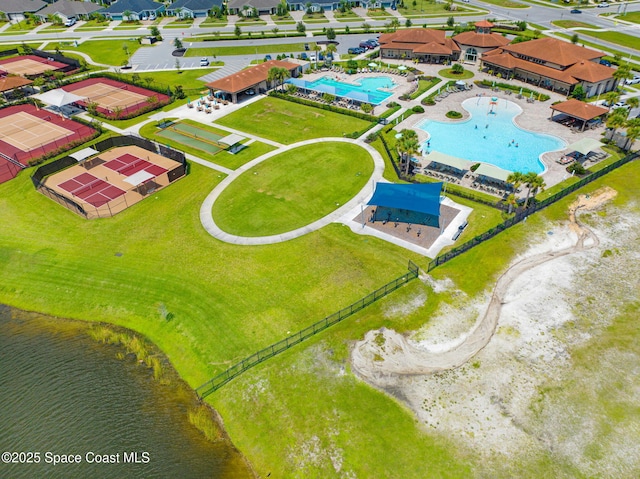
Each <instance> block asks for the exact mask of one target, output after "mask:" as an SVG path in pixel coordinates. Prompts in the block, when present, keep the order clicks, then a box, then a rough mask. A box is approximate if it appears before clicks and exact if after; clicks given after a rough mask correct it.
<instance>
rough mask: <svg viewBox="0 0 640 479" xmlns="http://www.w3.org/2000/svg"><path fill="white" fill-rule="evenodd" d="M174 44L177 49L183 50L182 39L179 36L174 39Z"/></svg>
mask: <svg viewBox="0 0 640 479" xmlns="http://www.w3.org/2000/svg"><path fill="white" fill-rule="evenodd" d="M173 46H174V47H176V50H182V47H183V45H182V40H180V39H179V38H178V37H176V38H174V39H173Z"/></svg>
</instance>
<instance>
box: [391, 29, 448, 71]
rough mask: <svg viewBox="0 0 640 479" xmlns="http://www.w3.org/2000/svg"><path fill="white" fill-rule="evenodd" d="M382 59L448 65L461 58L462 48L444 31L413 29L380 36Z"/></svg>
mask: <svg viewBox="0 0 640 479" xmlns="http://www.w3.org/2000/svg"><path fill="white" fill-rule="evenodd" d="M379 41H380V55H381V57H382V58H398V59H408V60H418V61H420V62H425V63H448V62H451V61H453V60H457V59H458V57H459V56H460V47H459V46H458V44H457V43H456V42H454V41H453V40H452V39H451V38H449V37H447V36H446V35H445V32H444V31H442V30H433V29H428V28H411V29H407V30H398V31H397V32H395V33H385V34H383V35H381V36H380V40H379Z"/></svg>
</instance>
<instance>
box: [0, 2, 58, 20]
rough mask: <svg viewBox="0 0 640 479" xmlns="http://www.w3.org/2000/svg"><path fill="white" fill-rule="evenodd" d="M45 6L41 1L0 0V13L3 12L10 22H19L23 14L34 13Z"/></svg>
mask: <svg viewBox="0 0 640 479" xmlns="http://www.w3.org/2000/svg"><path fill="white" fill-rule="evenodd" d="M46 6H47V3H46V2H43V1H42V0H0V12H3V13H4V14H5V15H6V17H7V20H9V21H10V22H21V21H22V20H24V19H25V16H24V14H25V13H36V12H37V11H39V10H42V9H43V8H44V7H46Z"/></svg>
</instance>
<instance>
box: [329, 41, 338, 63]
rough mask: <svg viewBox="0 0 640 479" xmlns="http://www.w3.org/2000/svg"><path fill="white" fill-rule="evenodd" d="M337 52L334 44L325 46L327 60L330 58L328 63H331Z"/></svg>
mask: <svg viewBox="0 0 640 479" xmlns="http://www.w3.org/2000/svg"><path fill="white" fill-rule="evenodd" d="M337 52H338V47H336V45H335V43H329V45H327V60H329V58H331V60H330V61H333V59H334V58H335V55H336V53H337Z"/></svg>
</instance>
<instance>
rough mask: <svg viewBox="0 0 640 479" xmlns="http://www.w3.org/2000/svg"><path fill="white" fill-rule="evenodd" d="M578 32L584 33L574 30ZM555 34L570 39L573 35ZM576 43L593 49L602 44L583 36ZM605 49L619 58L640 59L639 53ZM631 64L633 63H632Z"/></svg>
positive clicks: (579, 33)
mask: <svg viewBox="0 0 640 479" xmlns="http://www.w3.org/2000/svg"><path fill="white" fill-rule="evenodd" d="M576 33H578V35H579V36H580V35H581V34H582V33H584V32H583V31H579V32H576ZM557 36H559V37H562V38H564V39H566V40H571V37H572V36H573V35H566V34H564V33H558V34H557ZM578 43H579V44H580V45H584V46H585V47H591V48H593V49H595V50H599V49H602V45H598V44H597V43H594V42H590V41H589V40H585V39H584V37H581V36H580V40H579V41H578ZM607 51H608V52H610V53H611V54H612V55H619V56H620V58H625V59H627V58H631V60H635V61H640V55H629V54H628V53H625V52H622V51H620V50H614V49H612V48H607ZM632 65H633V64H632Z"/></svg>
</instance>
